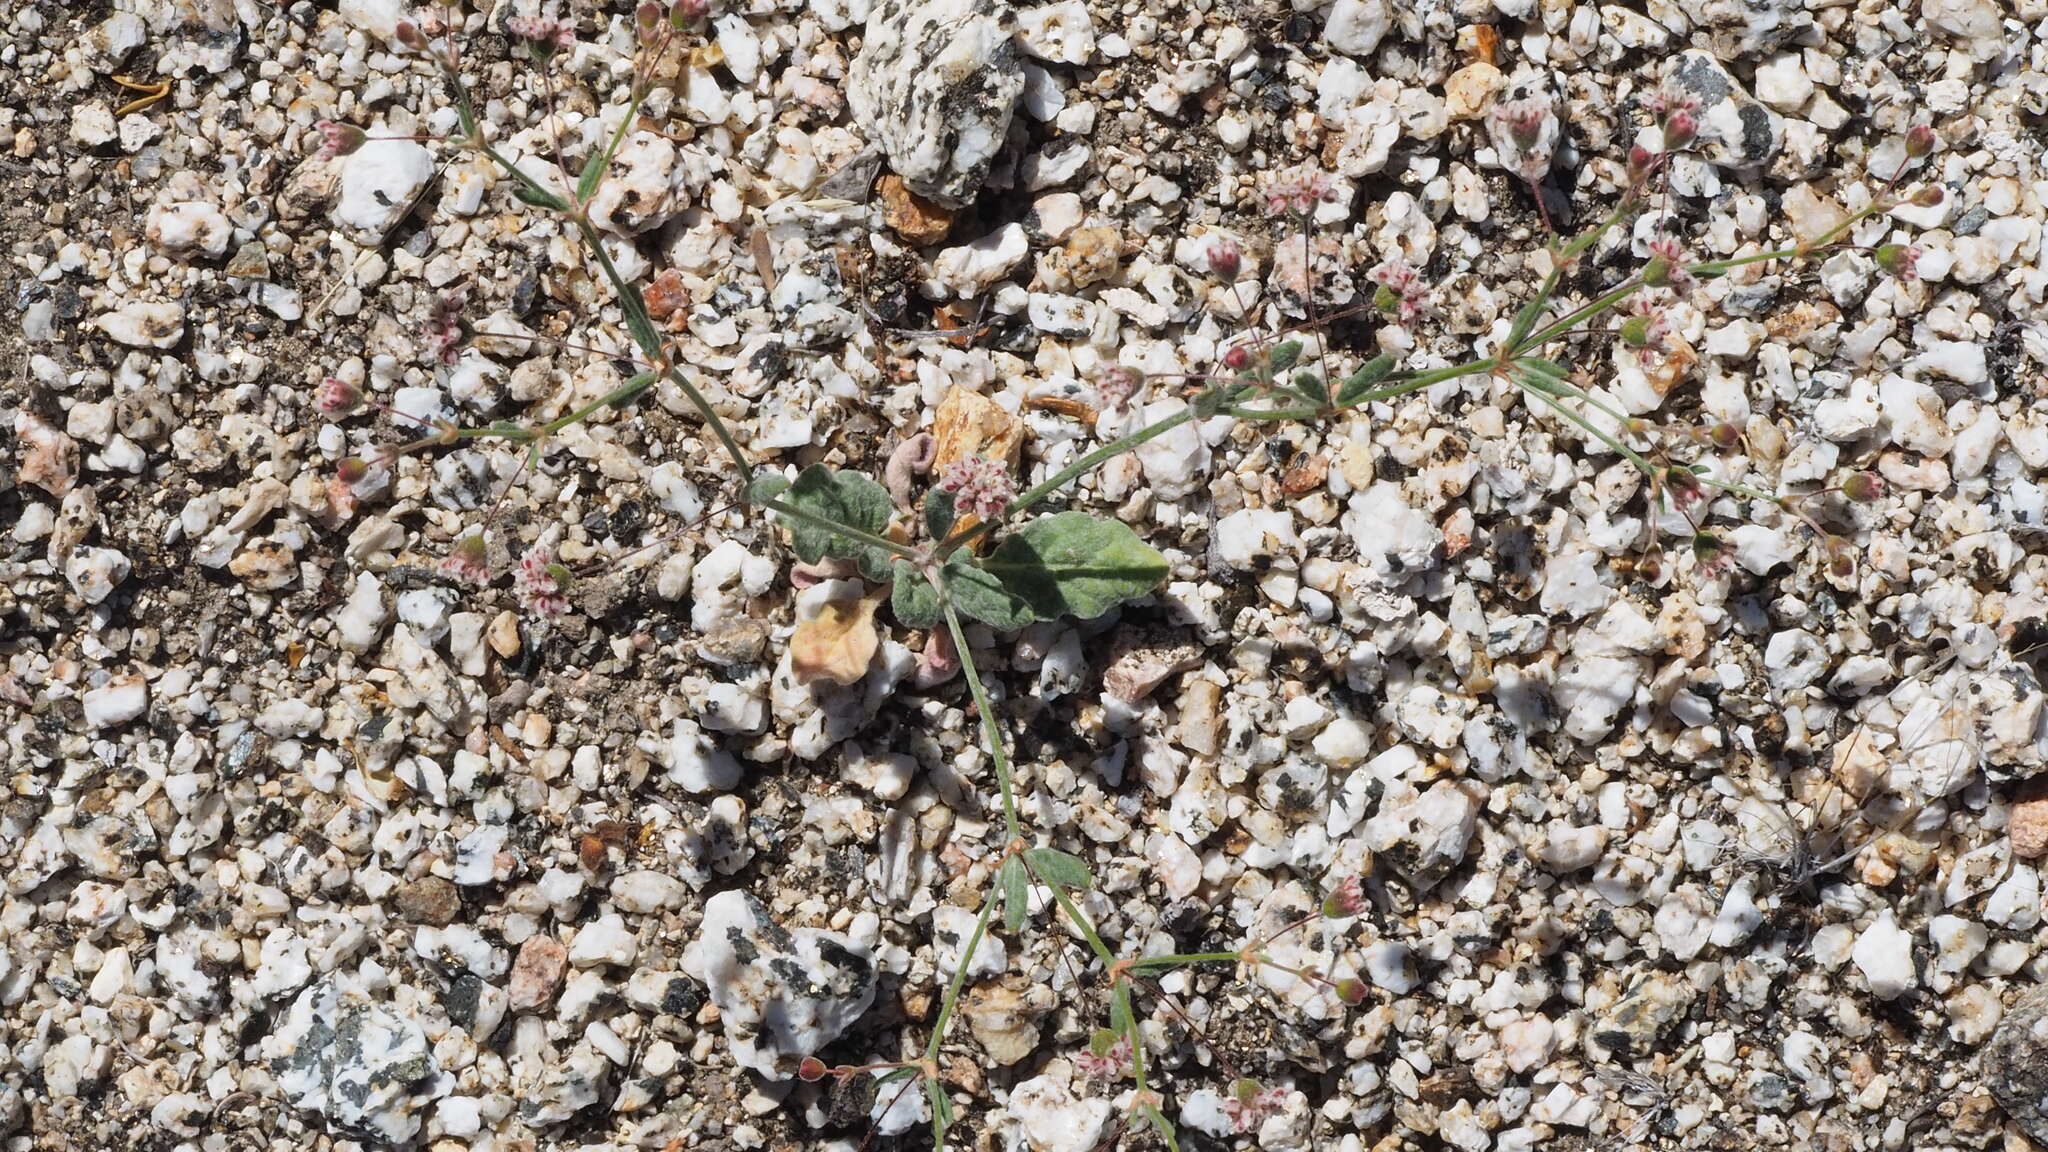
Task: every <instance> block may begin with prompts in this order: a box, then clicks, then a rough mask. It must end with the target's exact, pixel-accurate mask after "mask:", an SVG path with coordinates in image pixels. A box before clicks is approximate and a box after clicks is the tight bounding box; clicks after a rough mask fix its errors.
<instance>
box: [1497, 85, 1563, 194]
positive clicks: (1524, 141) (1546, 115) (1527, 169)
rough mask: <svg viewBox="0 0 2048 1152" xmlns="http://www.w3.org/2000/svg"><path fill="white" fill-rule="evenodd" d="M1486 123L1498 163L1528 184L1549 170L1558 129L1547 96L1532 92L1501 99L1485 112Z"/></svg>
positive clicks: (1552, 105) (1555, 146)
mask: <svg viewBox="0 0 2048 1152" xmlns="http://www.w3.org/2000/svg"><path fill="white" fill-rule="evenodd" d="M1486 126H1487V134H1488V135H1489V136H1490V137H1491V138H1492V141H1493V148H1494V151H1495V152H1497V153H1499V154H1500V162H1501V166H1502V167H1504V168H1506V169H1507V170H1508V171H1510V172H1513V173H1514V174H1515V175H1517V176H1519V177H1521V178H1522V179H1523V180H1525V181H1528V182H1529V183H1531V184H1534V183H1536V182H1537V181H1539V180H1541V179H1543V178H1544V177H1545V176H1547V175H1549V174H1550V165H1551V163H1552V161H1553V160H1554V159H1555V157H1556V155H1557V140H1558V136H1559V135H1560V134H1561V131H1562V130H1561V129H1560V128H1559V126H1558V123H1557V106H1556V104H1555V103H1553V102H1552V101H1551V99H1550V97H1549V96H1547V95H1544V94H1542V93H1532V94H1530V95H1528V96H1524V97H1522V98H1521V99H1519V100H1503V101H1501V102H1499V103H1497V104H1495V105H1494V106H1493V111H1491V112H1489V113H1488V114H1487V119H1486Z"/></svg>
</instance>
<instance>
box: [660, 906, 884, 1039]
mask: <svg viewBox="0 0 2048 1152" xmlns="http://www.w3.org/2000/svg"><path fill="white" fill-rule="evenodd" d="M682 964H683V971H684V972H686V973H688V974H689V975H690V976H692V977H694V978H695V979H697V980H698V981H700V982H701V983H703V985H704V986H705V988H706V989H708V990H709V991H710V993H711V1002H712V1003H713V1004H716V1005H717V1006H718V1011H719V1019H720V1020H721V1022H722V1023H723V1024H724V1025H725V1039H726V1043H727V1044H728V1045H729V1046H730V1047H731V1049H732V1056H733V1060H734V1061H735V1062H736V1063H738V1064H740V1065H741V1066H742V1067H746V1068H751V1069H753V1070H754V1071H756V1072H759V1073H760V1074H761V1075H763V1076H767V1077H770V1078H772V1079H778V1080H786V1079H788V1078H789V1077H791V1076H794V1075H796V1067H797V1064H798V1063H799V1062H800V1061H802V1060H803V1058H804V1057H806V1056H810V1055H813V1054H815V1053H817V1052H818V1051H819V1050H820V1049H822V1048H824V1047H825V1045H827V1044H830V1043H831V1042H832V1041H834V1040H836V1039H838V1038H839V1034H840V1033H841V1032H844V1031H846V1029H847V1028H848V1026H850V1025H851V1024H852V1023H853V1022H854V1021H855V1020H858V1019H860V1017H861V1014H862V1013H864V1012H866V1011H867V1010H868V1005H870V1004H872V1003H874V999H875V965H874V961H873V960H872V959H871V958H870V956H869V954H868V949H867V947H866V946H865V945H863V944H860V943H858V942H857V941H854V940H852V939H850V938H848V937H846V936H843V935H841V934H840V933H837V932H825V931H821V930H819V929H816V928H797V929H794V930H789V929H784V928H783V927H782V926H780V925H778V924H776V923H775V921H774V920H772V919H770V918H769V915H768V909H767V908H765V907H763V906H762V905H761V902H760V901H758V900H756V899H754V897H753V896H751V895H749V894H747V893H745V892H737V891H732V892H720V893H719V894H718V895H716V896H713V897H712V898H711V899H710V900H709V901H706V902H705V905H704V920H703V923H702V924H701V925H700V927H699V930H698V935H697V939H696V940H695V941H693V942H692V943H691V944H690V946H689V948H687V949H686V950H684V952H683V961H682Z"/></svg>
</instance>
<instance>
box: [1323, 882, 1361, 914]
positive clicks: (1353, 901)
mask: <svg viewBox="0 0 2048 1152" xmlns="http://www.w3.org/2000/svg"><path fill="white" fill-rule="evenodd" d="M1323 915H1325V916H1327V917H1329V918H1330V919H1332V920H1340V919H1344V918H1346V917H1351V916H1363V915H1365V885H1364V884H1363V883H1362V882H1361V881H1360V880H1359V879H1358V874H1357V873H1355V872H1354V873H1352V874H1351V875H1349V876H1346V877H1345V878H1344V879H1342V880H1340V881H1338V882H1337V886H1336V887H1335V888H1332V889H1330V894H1329V895H1328V896H1325V897H1323Z"/></svg>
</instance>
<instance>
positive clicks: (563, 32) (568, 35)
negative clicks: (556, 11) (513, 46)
mask: <svg viewBox="0 0 2048 1152" xmlns="http://www.w3.org/2000/svg"><path fill="white" fill-rule="evenodd" d="M505 27H506V29H507V30H508V31H510V32H511V33H512V34H513V35H514V36H517V37H519V38H520V39H522V40H529V41H532V42H533V44H534V45H536V46H537V47H539V48H541V49H543V50H545V51H549V52H553V51H556V50H559V49H564V48H574V47H575V46H576V29H575V27H574V26H573V25H571V24H570V23H569V22H568V21H565V20H558V19H556V18H555V17H553V16H514V17H513V18H511V19H510V20H507V21H505Z"/></svg>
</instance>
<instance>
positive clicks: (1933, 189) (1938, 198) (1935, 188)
mask: <svg viewBox="0 0 2048 1152" xmlns="http://www.w3.org/2000/svg"><path fill="white" fill-rule="evenodd" d="M1946 199H1948V189H1946V188H1943V187H1942V186H1941V185H1939V184H1929V185H1928V186H1927V187H1925V188H1922V189H1920V190H1919V191H1918V192H1915V193H1913V203H1915V204H1918V205H1919V206H1920V207H1922V208H1938V207H1940V206H1941V202H1942V201H1943V200H1946Z"/></svg>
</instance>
